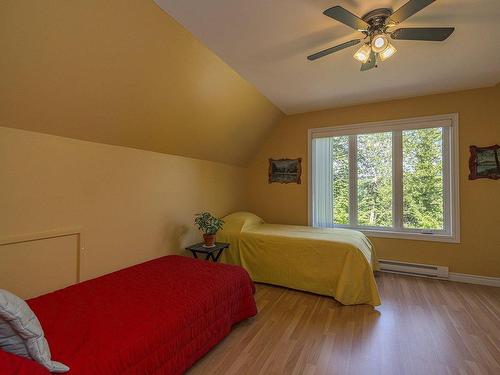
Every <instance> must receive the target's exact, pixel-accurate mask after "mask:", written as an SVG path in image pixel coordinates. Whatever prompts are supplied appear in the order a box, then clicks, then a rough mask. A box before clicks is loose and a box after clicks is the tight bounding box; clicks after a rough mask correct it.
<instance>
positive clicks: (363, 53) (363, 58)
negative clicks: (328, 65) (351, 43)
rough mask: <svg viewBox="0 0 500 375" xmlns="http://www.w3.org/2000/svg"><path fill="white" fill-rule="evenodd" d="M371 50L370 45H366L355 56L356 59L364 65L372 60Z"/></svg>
mask: <svg viewBox="0 0 500 375" xmlns="http://www.w3.org/2000/svg"><path fill="white" fill-rule="evenodd" d="M370 53H371V49H370V46H369V45H368V44H364V45H363V46H362V47H361V48H360V49H358V50H357V51H356V53H355V54H354V58H355V59H356V60H358V61H360V62H362V63H363V64H364V63H365V62H367V61H368V59H369V58H370Z"/></svg>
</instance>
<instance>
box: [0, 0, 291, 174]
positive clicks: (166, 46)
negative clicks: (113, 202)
mask: <svg viewBox="0 0 500 375" xmlns="http://www.w3.org/2000/svg"><path fill="white" fill-rule="evenodd" d="M0 51H1V58H0V126H5V127H13V128H20V129H27V130H33V131H38V132H43V133H49V134H54V135H60V136H65V137H71V138H77V139H83V140H89V141H94V142H101V143H107V144H114V145H122V146H129V147H134V148H139V149H145V150H152V151H157V152H163V153H167V154H177V155H184V156H189V157H194V158H200V159H204V160H213V161H221V162H226V163H233V164H239V165H242V164H244V163H245V162H246V161H247V160H248V159H249V157H250V156H251V155H253V154H254V153H255V150H256V148H257V146H258V144H259V143H260V141H261V140H262V139H263V137H264V136H265V135H266V134H267V133H268V131H269V129H270V128H271V127H272V125H273V124H274V123H275V121H276V120H277V119H278V118H279V117H281V116H282V113H281V112H280V111H279V110H278V109H277V108H276V107H275V106H274V105H273V104H272V103H270V102H269V101H268V100H267V99H266V98H265V97H264V96H262V95H261V94H260V93H259V92H258V91H257V90H256V89H255V88H254V87H253V86H252V85H250V84H249V83H248V82H246V81H245V80H243V79H242V78H241V77H240V76H239V75H238V74H237V73H235V72H234V71H233V70H232V69H231V68H230V67H228V66H227V65H226V64H225V63H224V62H222V61H221V60H220V59H219V58H218V57H217V56H216V55H214V54H213V53H212V52H211V51H210V50H208V49H207V48H206V47H205V46H203V45H202V44H201V43H200V42H198V41H197V40H196V39H195V38H194V37H193V36H192V35H191V34H190V33H189V32H187V31H186V30H185V29H184V28H182V27H181V26H180V25H179V24H177V23H176V22H175V21H174V20H173V19H172V18H171V17H170V16H168V15H167V14H166V13H165V12H164V11H163V10H161V9H160V8H159V7H158V6H157V5H156V4H155V3H154V2H153V1H152V0H140V1H137V0H70V1H68V0H44V1H26V0H7V1H0Z"/></svg>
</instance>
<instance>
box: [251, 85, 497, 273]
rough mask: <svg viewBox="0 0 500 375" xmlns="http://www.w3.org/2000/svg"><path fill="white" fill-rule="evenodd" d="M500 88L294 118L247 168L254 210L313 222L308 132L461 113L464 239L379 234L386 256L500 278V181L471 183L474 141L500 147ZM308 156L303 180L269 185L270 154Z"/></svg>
mask: <svg viewBox="0 0 500 375" xmlns="http://www.w3.org/2000/svg"><path fill="white" fill-rule="evenodd" d="M499 103H500V86H499V85H497V86H495V87H493V88H486V89H478V90H469V91H462V92H456V93H451V94H442V95H431V96H424V97H418V98H411V99H404V100H396V101H389V102H383V103H374V104H366V105H358V106H352V107H346V108H338V109H333V110H327V111H320V112H313V113H305V114H298V115H293V116H287V117H286V118H285V119H283V120H282V121H281V122H280V123H279V125H278V126H277V127H276V128H275V129H274V130H273V132H272V133H271V135H270V137H269V138H268V139H267V140H266V141H265V143H264V144H263V146H262V147H261V149H260V151H259V152H258V154H257V156H256V157H255V158H254V160H253V161H252V162H251V163H250V166H249V170H248V186H247V188H248V195H249V202H248V203H249V206H250V209H251V211H253V212H255V213H256V214H257V215H259V216H261V217H263V218H264V219H265V220H267V221H269V222H275V223H287V224H302V225H304V224H307V204H308V202H307V172H308V171H307V162H308V155H307V131H308V129H309V128H318V127H322V126H334V125H346V124H353V123H361V122H369V121H382V120H393V119H401V118H409V117H417V116H427V115H436V114H445V113H454V112H458V113H459V117H460V119H459V128H460V132H459V136H460V210H461V238H462V239H461V243H460V244H450V243H440V242H426V241H410V240H396V239H383V238H372V240H373V242H374V244H375V246H376V249H377V251H378V253H379V255H380V257H381V258H386V259H394V260H402V261H412V262H421V263H429V264H438V265H445V266H449V267H450V271H451V272H459V273H467V274H475V275H484V276H496V277H498V276H500V181H493V180H476V181H469V180H468V158H469V151H468V148H469V145H477V146H487V145H491V144H495V143H499V144H500V120H499V115H498V113H499V107H498V106H499ZM270 157H272V158H282V157H289V158H296V157H302V158H303V164H302V166H303V179H302V180H303V183H302V185H296V184H288V185H281V184H268V182H267V167H268V160H267V159H268V158H270Z"/></svg>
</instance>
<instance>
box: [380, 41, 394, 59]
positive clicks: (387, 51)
mask: <svg viewBox="0 0 500 375" xmlns="http://www.w3.org/2000/svg"><path fill="white" fill-rule="evenodd" d="M396 51H397V49H396V47H394V46H393V45H392V44H391V43H389V45H388V46H387V48H386V49H384V50H383V51H382V52H380V53H379V54H378V55H379V57H380V60H382V61H385V60H387V59H388V58H389V57H391V56H392V55H394V54H395V53H396Z"/></svg>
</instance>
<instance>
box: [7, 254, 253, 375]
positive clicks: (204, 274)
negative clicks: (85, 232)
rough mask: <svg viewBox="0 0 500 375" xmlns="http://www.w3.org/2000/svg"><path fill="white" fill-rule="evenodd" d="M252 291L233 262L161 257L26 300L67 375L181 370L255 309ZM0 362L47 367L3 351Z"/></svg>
mask: <svg viewBox="0 0 500 375" xmlns="http://www.w3.org/2000/svg"><path fill="white" fill-rule="evenodd" d="M254 291H255V289H254V285H253V283H252V281H251V280H250V278H249V276H248V274H247V273H246V271H245V270H243V269H242V268H240V267H236V266H230V265H225V264H214V263H209V262H206V261H200V260H194V259H190V258H186V257H181V256H167V257H163V258H160V259H156V260H153V261H150V262H146V263H143V264H139V265H136V266H133V267H130V268H126V269H124V270H121V271H117V272H114V273H111V274H109V275H105V276H102V277H99V278H97V279H93V280H89V281H86V282H83V283H80V284H77V285H73V286H70V287H68V288H65V289H61V290H59V291H56V292H53V293H49V294H46V295H44V296H41V297H37V298H34V299H31V300H29V301H28V303H29V305H30V306H31V308H32V309H33V311H34V312H35V314H36V315H37V316H38V318H39V320H40V322H41V324H42V327H43V329H44V331H45V335H46V337H47V340H48V342H49V345H50V349H51V352H52V358H53V359H54V360H58V361H61V362H63V363H64V364H66V365H68V366H69V367H70V368H71V370H70V372H69V373H68V374H75V375H77V374H92V375H99V374H106V375H112V374H120V375H122V374H142V375H145V374H182V373H183V372H184V371H185V370H186V369H188V368H189V367H190V366H191V365H192V364H193V363H194V362H195V361H196V360H197V359H199V358H200V357H201V356H203V355H204V354H205V353H206V352H207V351H208V350H209V349H210V348H211V347H213V346H214V345H215V344H217V343H218V342H219V341H220V340H222V339H223V338H224V337H225V336H226V335H227V334H228V333H229V332H230V330H231V327H232V325H233V324H235V323H237V322H239V321H241V320H243V319H246V318H249V317H251V316H254V315H255V314H256V313H257V310H256V306H255V301H254V298H253V293H254ZM0 369H1V370H2V371H1V374H2V375H5V374H30V375H31V374H35V375H36V374H37V372H36V371H39V372H38V373H40V374H47V373H48V372H47V371H46V370H45V369H43V368H42V367H41V366H38V365H37V364H36V363H34V362H33V361H30V360H27V359H24V358H20V357H17V358H15V357H13V356H11V355H9V354H7V353H0ZM4 369H7V370H4Z"/></svg>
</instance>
